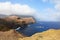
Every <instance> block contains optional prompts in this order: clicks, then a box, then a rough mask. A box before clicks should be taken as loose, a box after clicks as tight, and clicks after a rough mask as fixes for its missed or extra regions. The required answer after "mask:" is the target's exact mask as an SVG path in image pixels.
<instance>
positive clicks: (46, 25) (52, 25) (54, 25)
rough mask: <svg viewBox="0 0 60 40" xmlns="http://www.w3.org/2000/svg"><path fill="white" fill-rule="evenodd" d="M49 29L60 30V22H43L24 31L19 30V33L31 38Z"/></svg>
mask: <svg viewBox="0 0 60 40" xmlns="http://www.w3.org/2000/svg"><path fill="white" fill-rule="evenodd" d="M49 29H60V22H41V21H38V22H36V23H34V24H30V25H28V27H27V28H25V29H24V30H20V29H19V30H18V32H21V33H23V34H24V35H27V36H31V35H33V34H35V33H37V32H43V31H46V30H49Z"/></svg>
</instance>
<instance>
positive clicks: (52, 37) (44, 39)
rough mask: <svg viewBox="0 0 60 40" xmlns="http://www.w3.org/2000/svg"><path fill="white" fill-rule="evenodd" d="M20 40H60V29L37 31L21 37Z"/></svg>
mask: <svg viewBox="0 0 60 40" xmlns="http://www.w3.org/2000/svg"><path fill="white" fill-rule="evenodd" d="M18 40H60V30H54V29H50V30H47V31H45V32H42V33H36V34H34V35H32V36H31V37H26V38H23V39H21V38H19V39H18Z"/></svg>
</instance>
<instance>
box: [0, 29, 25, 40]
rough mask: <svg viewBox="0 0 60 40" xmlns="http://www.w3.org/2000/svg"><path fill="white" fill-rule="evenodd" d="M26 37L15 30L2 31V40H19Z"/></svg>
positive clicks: (0, 37)
mask: <svg viewBox="0 0 60 40" xmlns="http://www.w3.org/2000/svg"><path fill="white" fill-rule="evenodd" d="M19 37H20V38H23V37H25V36H24V35H23V34H20V33H18V32H16V31H15V30H10V31H5V32H3V31H0V40H18V38H19Z"/></svg>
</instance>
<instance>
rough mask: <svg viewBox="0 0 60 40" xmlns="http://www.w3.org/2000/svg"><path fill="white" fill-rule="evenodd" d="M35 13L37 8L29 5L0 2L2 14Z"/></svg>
mask: <svg viewBox="0 0 60 40" xmlns="http://www.w3.org/2000/svg"><path fill="white" fill-rule="evenodd" d="M33 13H35V10H34V9H33V8H31V7H30V6H28V5H21V4H12V3H11V2H0V14H7V15H10V14H20V15H33Z"/></svg>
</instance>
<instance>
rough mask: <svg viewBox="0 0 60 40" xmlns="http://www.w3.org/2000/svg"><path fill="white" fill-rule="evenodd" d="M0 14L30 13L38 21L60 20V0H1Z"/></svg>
mask: <svg viewBox="0 0 60 40" xmlns="http://www.w3.org/2000/svg"><path fill="white" fill-rule="evenodd" d="M0 14H6V15H10V14H18V15H30V16H34V17H35V18H36V20H38V21H54V22H57V21H58V22H60V0H0Z"/></svg>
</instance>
